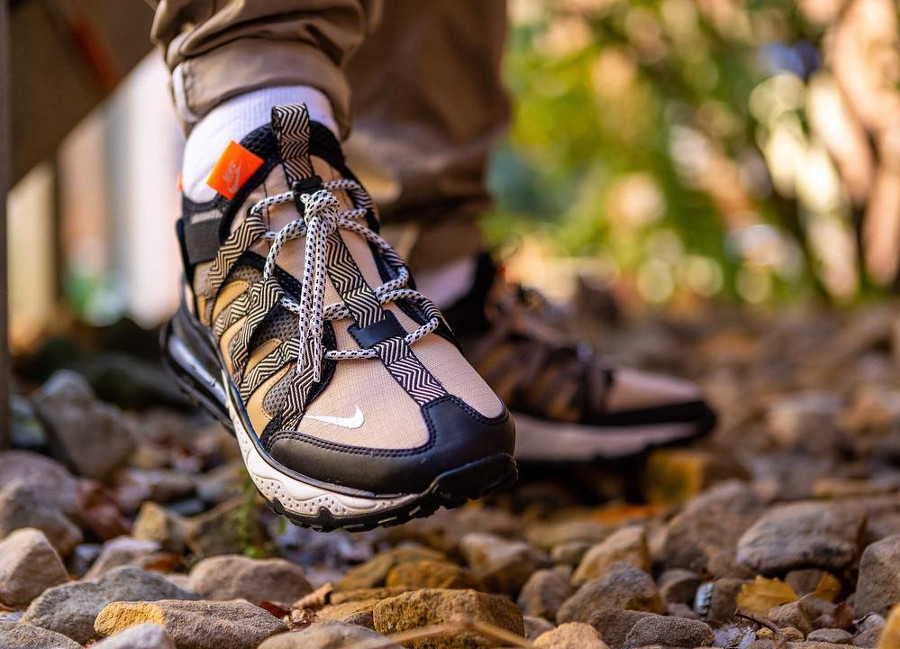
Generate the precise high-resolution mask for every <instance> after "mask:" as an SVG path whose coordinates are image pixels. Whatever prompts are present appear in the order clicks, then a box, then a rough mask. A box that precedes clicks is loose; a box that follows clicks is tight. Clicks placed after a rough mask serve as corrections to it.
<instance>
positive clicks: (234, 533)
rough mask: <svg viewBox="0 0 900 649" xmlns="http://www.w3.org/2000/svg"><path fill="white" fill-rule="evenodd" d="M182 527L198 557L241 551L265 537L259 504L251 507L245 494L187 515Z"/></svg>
mask: <svg viewBox="0 0 900 649" xmlns="http://www.w3.org/2000/svg"><path fill="white" fill-rule="evenodd" d="M183 529H184V540H185V543H186V544H187V546H188V548H189V549H190V550H191V552H193V553H194V554H195V555H196V556H198V557H214V556H218V555H220V554H239V553H241V552H243V551H244V550H245V548H246V546H247V544H248V543H249V544H254V545H262V543H263V542H264V540H265V538H266V537H265V530H264V529H263V525H262V519H261V517H260V510H259V508H258V507H250V508H248V506H247V500H246V498H244V497H243V496H238V497H236V498H232V499H231V500H228V501H226V502H224V503H222V504H221V505H216V506H215V507H213V508H212V509H211V510H209V511H208V512H205V513H203V514H200V515H198V516H192V517H191V518H187V519H185V520H184V528H183Z"/></svg>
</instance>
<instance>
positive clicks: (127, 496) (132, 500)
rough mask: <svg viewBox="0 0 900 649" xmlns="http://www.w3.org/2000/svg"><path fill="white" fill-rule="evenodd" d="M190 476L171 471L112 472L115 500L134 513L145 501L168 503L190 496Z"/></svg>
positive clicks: (129, 470)
mask: <svg viewBox="0 0 900 649" xmlns="http://www.w3.org/2000/svg"><path fill="white" fill-rule="evenodd" d="M194 491H195V487H194V477H193V476H192V475H191V474H189V473H186V472H185V471H175V470H172V469H151V470H147V471H145V470H141V469H133V468H129V469H123V470H121V471H118V472H116V480H115V492H116V501H117V502H118V503H119V505H120V506H121V507H122V509H123V511H125V512H128V513H134V512H136V511H137V510H138V508H140V506H141V505H142V504H143V503H145V502H155V503H170V502H173V501H176V500H182V499H184V498H190V497H191V496H193V495H194Z"/></svg>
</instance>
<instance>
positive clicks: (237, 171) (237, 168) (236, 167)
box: [226, 162, 243, 195]
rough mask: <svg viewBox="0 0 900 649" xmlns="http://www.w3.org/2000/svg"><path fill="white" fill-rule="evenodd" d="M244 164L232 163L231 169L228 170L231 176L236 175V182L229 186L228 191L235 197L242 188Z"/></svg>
mask: <svg viewBox="0 0 900 649" xmlns="http://www.w3.org/2000/svg"><path fill="white" fill-rule="evenodd" d="M242 166H243V165H242V163H240V162H239V163H237V164H235V163H233V162H232V163H231V168H230V169H229V170H228V172H229V174H233V175H234V182H233V183H231V184H230V185H228V191H229V192H230V193H231V194H232V195H234V194H236V193H237V190H238V188H239V187H240V186H241V167H242ZM226 182H227V180H226Z"/></svg>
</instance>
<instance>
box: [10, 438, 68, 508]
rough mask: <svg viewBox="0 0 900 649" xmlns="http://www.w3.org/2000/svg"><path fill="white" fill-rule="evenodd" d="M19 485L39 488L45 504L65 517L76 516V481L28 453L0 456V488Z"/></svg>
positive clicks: (53, 463)
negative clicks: (0, 486) (20, 483)
mask: <svg viewBox="0 0 900 649" xmlns="http://www.w3.org/2000/svg"><path fill="white" fill-rule="evenodd" d="M16 481H22V482H24V483H25V484H29V485H32V486H34V487H38V488H40V491H41V492H42V493H43V495H44V499H45V501H46V502H47V503H48V504H49V505H50V506H52V507H53V508H54V509H58V510H59V511H61V512H62V513H64V514H66V515H67V516H75V515H77V513H78V501H77V500H76V493H77V491H78V481H77V480H76V479H75V477H74V476H73V475H72V474H71V473H69V470H68V469H66V467H64V466H63V465H62V464H60V463H59V462H56V461H55V460H51V459H50V458H49V457H45V456H43V455H38V454H37V453H31V452H29V451H4V452H2V453H0V485H8V484H12V483H13V482H16Z"/></svg>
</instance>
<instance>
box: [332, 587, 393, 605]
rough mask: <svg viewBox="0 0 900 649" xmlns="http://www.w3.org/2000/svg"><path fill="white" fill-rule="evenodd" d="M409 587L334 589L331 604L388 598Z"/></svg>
mask: <svg viewBox="0 0 900 649" xmlns="http://www.w3.org/2000/svg"><path fill="white" fill-rule="evenodd" d="M408 590H409V589H408V588H360V589H359V590H334V591H332V592H331V593H330V594H329V596H328V602H329V603H331V604H343V603H344V602H362V601H364V600H367V599H379V600H380V599H387V598H389V597H396V596H397V595H402V594H403V593H405V592H407V591H408Z"/></svg>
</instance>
